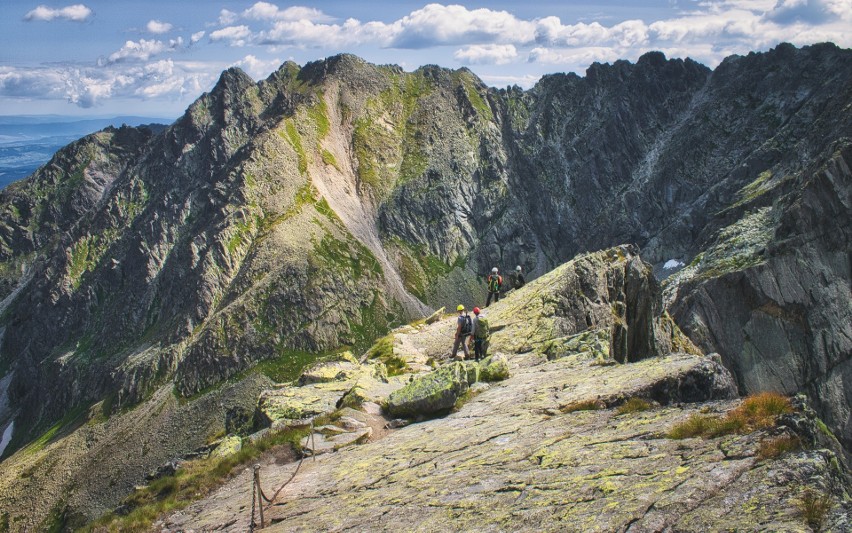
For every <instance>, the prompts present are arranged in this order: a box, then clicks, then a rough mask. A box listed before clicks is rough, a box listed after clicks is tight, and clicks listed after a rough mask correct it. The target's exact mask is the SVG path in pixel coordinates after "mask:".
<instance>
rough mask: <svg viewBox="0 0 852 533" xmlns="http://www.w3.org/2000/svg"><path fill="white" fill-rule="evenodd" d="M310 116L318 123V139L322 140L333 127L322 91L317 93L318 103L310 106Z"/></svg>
mask: <svg viewBox="0 0 852 533" xmlns="http://www.w3.org/2000/svg"><path fill="white" fill-rule="evenodd" d="M308 117H310V119H311V120H313V121H314V124H316V125H317V139H318V140H322V138H323V137H325V136H326V135H328V131H329V130H330V129H331V123H330V122H329V121H328V107H326V105H325V99H324V98H323V97H322V92H320V93H319V94H317V103H316V104H315V105H312V106H311V107H309V108H308Z"/></svg>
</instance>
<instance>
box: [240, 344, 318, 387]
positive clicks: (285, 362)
mask: <svg viewBox="0 0 852 533" xmlns="http://www.w3.org/2000/svg"><path fill="white" fill-rule="evenodd" d="M320 357H322V355H321V354H316V353H311V352H306V351H302V350H283V351H282V354H281V355H280V356H278V357H276V358H274V359H266V360H264V361H261V362H260V363H258V364H257V366H255V369H256V370H257V371H258V372H260V373H261V374H263V375H265V376H266V377H268V378H269V379H271V380H272V381H274V382H276V383H289V382H291V381H295V380H296V378H298V377H299V375H300V374H301V373H302V370H304V369H305V368H306V367H307V366H308V365H310V364H311V363H313V362H314V361H316V360H317V359H319V358H320Z"/></svg>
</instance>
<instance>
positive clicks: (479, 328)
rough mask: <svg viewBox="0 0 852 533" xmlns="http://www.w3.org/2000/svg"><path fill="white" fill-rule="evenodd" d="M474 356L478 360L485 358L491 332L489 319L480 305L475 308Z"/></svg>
mask: <svg viewBox="0 0 852 533" xmlns="http://www.w3.org/2000/svg"><path fill="white" fill-rule="evenodd" d="M473 314H474V317H473V335H472V337H473V358H474V359H475V360H477V361H479V360H481V359H485V352H486V351H487V350H488V341H489V338H490V336H491V332H490V331H489V329H488V319H487V318H486V317H485V315H484V314H482V312H481V311H480V309H479V308H478V307H474V308H473Z"/></svg>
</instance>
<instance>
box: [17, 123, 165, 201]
mask: <svg viewBox="0 0 852 533" xmlns="http://www.w3.org/2000/svg"><path fill="white" fill-rule="evenodd" d="M171 122H172V119H166V118H151V117H137V116H119V117H109V118H89V117H65V116H60V115H21V116H2V117H0V189H2V188H4V187H6V186H7V185H9V184H10V183H12V182H13V181H18V180H20V179H23V178H25V177H27V176H29V175H30V174H32V173H33V172H35V170H36V169H37V168H38V167H40V166H41V165H43V164H45V163H47V162H48V161H49V160H50V158H51V157H52V156H53V154H54V153H56V151H57V150H59V149H60V148H62V147H63V146H65V145H66V144H69V143H71V142H73V141H75V140H77V139H79V138H80V137H83V136H84V135H88V134H90V133H92V132H95V131H98V130H101V129H103V128H105V127H107V126H115V127H118V126H121V125H122V124H127V125H128V126H139V125H142V124H170V123H171Z"/></svg>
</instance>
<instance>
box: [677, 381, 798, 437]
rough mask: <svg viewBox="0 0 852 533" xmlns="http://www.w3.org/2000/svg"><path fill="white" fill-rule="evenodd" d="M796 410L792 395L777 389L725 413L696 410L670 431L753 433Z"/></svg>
mask: <svg viewBox="0 0 852 533" xmlns="http://www.w3.org/2000/svg"><path fill="white" fill-rule="evenodd" d="M791 412H793V406H792V405H791V404H790V399H789V398H787V397H786V396H783V395H781V394H778V393H775V392H761V393H759V394H755V395H753V396H749V397H748V398H746V399H745V400H743V403H742V404H740V406H739V407H737V408H736V409H732V410H731V411H729V412H728V413H727V414H726V415H725V416H724V417H718V416H705V415H700V414H694V415H692V416H690V417H689V418H688V419H686V420H685V421H683V422H680V423H678V424H675V425H674V427H672V429H670V430H669V432H668V433H667V434H666V436H667V437H668V438H670V439H686V438H690V437H704V438H714V437H721V436H723V435H731V434H734V433H750V432H752V431H755V430H758V429H764V428H768V427H771V426H772V425H774V424H775V418H776V417H777V416H778V415H782V414H786V413H791Z"/></svg>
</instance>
